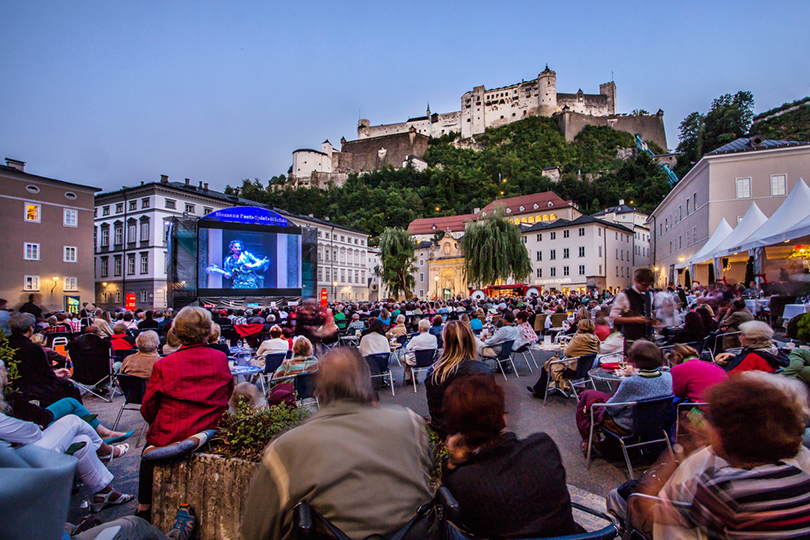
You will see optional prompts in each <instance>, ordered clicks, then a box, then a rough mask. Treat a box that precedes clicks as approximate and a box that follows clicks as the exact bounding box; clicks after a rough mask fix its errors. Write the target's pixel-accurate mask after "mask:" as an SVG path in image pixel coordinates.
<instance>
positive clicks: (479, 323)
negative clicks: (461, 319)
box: [470, 308, 486, 333]
mask: <svg viewBox="0 0 810 540" xmlns="http://www.w3.org/2000/svg"><path fill="white" fill-rule="evenodd" d="M485 319H486V315H484V310H483V309H481V308H478V309H476V310H475V312H474V313H473V315H471V316H470V328H471V329H472V331H473V333H475V332H480V331H481V330H482V329H483V328H484V320H485Z"/></svg>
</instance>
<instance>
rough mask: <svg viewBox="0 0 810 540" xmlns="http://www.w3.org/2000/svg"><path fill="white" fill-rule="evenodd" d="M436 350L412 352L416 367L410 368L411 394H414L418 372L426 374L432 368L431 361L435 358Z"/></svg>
mask: <svg viewBox="0 0 810 540" xmlns="http://www.w3.org/2000/svg"><path fill="white" fill-rule="evenodd" d="M438 352H439V350H438V349H423V350H421V351H413V354H414V356H415V357H416V358H415V359H416V365H415V366H412V367H411V379H412V380H413V393H414V394H415V393H416V383H417V380H416V377H417V376H418V374H419V372H420V371H424V372H428V371H430V368H431V367H432V366H433V361H434V359H435V358H436V353H438Z"/></svg>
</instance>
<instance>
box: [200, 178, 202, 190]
mask: <svg viewBox="0 0 810 540" xmlns="http://www.w3.org/2000/svg"><path fill="white" fill-rule="evenodd" d="M200 191H202V180H200Z"/></svg>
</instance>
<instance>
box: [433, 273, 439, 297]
mask: <svg viewBox="0 0 810 540" xmlns="http://www.w3.org/2000/svg"><path fill="white" fill-rule="evenodd" d="M433 281H435V282H436V294H435V296H434V298H438V297H439V276H438V275H435V276H433Z"/></svg>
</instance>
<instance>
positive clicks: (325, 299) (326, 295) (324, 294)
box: [321, 289, 329, 307]
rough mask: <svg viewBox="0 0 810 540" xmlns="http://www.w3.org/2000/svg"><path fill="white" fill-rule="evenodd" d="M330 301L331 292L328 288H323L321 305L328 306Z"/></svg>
mask: <svg viewBox="0 0 810 540" xmlns="http://www.w3.org/2000/svg"><path fill="white" fill-rule="evenodd" d="M328 302H329V293H328V292H327V290H326V289H321V306H323V307H326V304H327V303H328Z"/></svg>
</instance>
